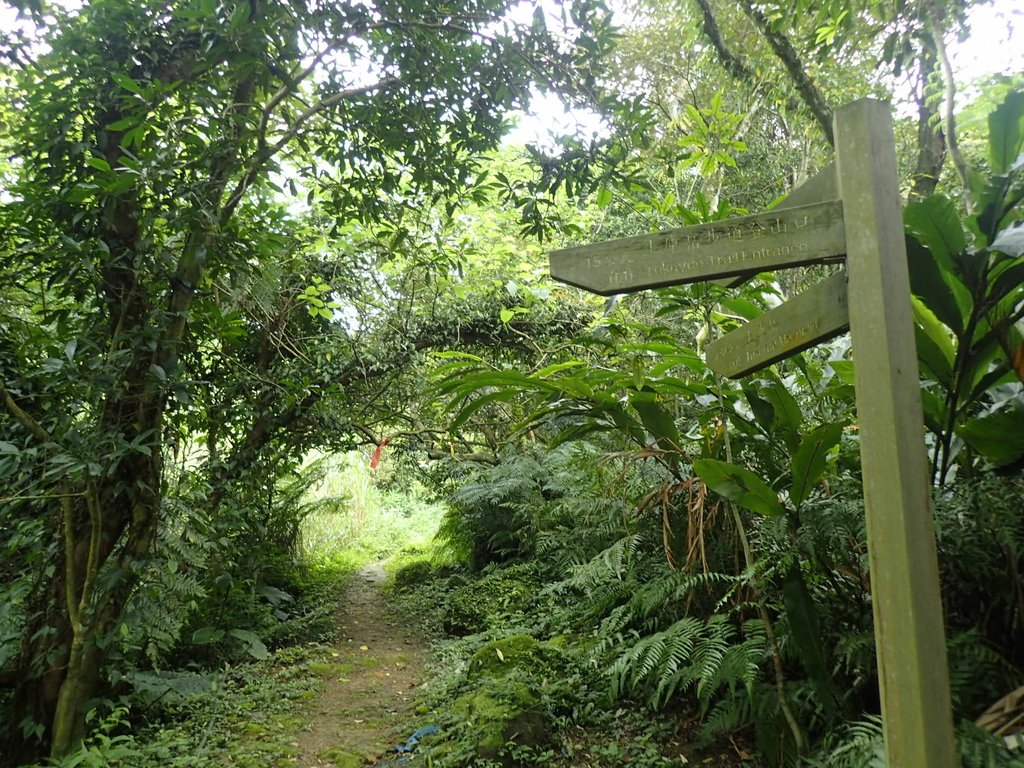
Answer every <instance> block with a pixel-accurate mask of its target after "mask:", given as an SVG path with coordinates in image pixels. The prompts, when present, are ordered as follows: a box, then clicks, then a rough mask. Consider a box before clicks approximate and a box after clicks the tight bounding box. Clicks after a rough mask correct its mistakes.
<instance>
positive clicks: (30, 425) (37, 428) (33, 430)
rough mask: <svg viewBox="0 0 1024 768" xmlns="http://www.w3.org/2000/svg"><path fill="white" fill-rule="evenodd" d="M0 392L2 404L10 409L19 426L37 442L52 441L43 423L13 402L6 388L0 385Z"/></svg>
mask: <svg viewBox="0 0 1024 768" xmlns="http://www.w3.org/2000/svg"><path fill="white" fill-rule="evenodd" d="M0 394H2V395H3V400H4V405H5V406H6V407H7V410H8V411H10V414H11V415H12V416H13V417H14V420H15V421H17V422H18V423H19V424H21V426H23V427H24V428H25V429H27V430H28V431H29V433H30V434H31V435H32V436H33V437H34V438H36V439H37V440H38V441H39V442H41V443H50V442H53V441H52V440H51V439H50V434H49V433H48V432H47V431H46V430H45V429H43V425H42V424H40V423H39V422H38V421H36V420H35V419H33V418H32V417H31V416H30V415H29V414H28V413H26V412H25V411H24V410H22V408H21V406H19V405H18V404H17V403H16V402H14V398H13V397H12V396H11V393H10V392H8V391H7V389H6V388H4V387H0Z"/></svg>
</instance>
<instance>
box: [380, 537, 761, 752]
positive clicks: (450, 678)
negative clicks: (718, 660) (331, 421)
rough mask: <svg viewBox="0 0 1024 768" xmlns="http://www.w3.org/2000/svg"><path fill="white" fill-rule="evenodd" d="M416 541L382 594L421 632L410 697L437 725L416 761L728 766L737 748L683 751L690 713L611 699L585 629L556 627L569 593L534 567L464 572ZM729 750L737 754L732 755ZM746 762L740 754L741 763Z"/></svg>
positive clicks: (689, 737) (688, 747) (566, 610)
mask: <svg viewBox="0 0 1024 768" xmlns="http://www.w3.org/2000/svg"><path fill="white" fill-rule="evenodd" d="M436 557H437V555H436V554H435V553H434V552H433V551H432V550H430V549H427V548H419V549H417V550H415V551H412V552H405V553H403V554H402V555H401V556H400V557H399V558H396V560H395V562H394V563H393V564H392V568H391V578H390V580H389V586H390V589H389V598H390V600H391V601H392V603H393V604H394V605H395V607H396V608H397V610H398V611H399V612H401V613H402V614H403V615H406V616H407V617H409V619H410V620H411V621H413V622H416V623H418V624H419V625H421V626H424V627H426V628H427V629H428V632H429V634H430V635H431V636H432V638H433V655H432V667H431V674H430V676H429V678H428V681H427V683H426V686H425V689H424V694H423V698H422V702H421V706H420V710H421V712H423V713H424V714H427V713H430V714H431V715H432V716H433V717H435V718H436V720H437V722H438V724H439V725H440V726H441V729H440V731H439V733H438V734H437V735H435V736H432V737H429V738H428V739H426V740H425V743H424V745H423V747H422V751H423V753H424V755H425V757H426V760H427V764H429V765H433V766H436V767H437V768H461V767H463V766H468V765H472V766H481V768H487V767H488V766H492V767H493V766H503V767H506V768H507V767H510V766H552V767H554V768H569V766H590V767H592V768H604V767H607V768H611V766H622V765H630V766H641V768H658V767H661V766H678V765H683V764H687V763H685V762H684V761H683V759H682V758H685V760H688V761H690V764H694V765H707V766H731V765H734V764H736V765H738V764H739V762H734V761H733V759H732V758H733V757H736V755H737V754H739V753H737V752H736V751H735V749H734V748H732V746H731V745H730V746H729V748H728V749H727V750H724V751H723V750H719V751H716V750H714V749H710V750H706V751H703V752H701V751H698V750H696V749H694V747H693V743H694V742H695V741H696V738H695V736H694V735H693V734H692V733H690V731H692V730H694V728H693V725H692V722H693V718H692V717H690V716H688V715H687V714H685V713H679V712H665V713H652V712H650V711H649V710H647V709H646V708H644V707H643V706H641V705H639V704H637V705H630V704H629V703H628V702H621V701H620V702H617V703H616V702H615V701H613V699H612V698H611V697H610V696H609V685H608V680H607V676H606V674H605V669H604V667H605V666H606V665H604V663H603V661H602V660H601V656H600V654H599V653H598V649H597V648H596V646H595V643H594V642H593V641H592V639H590V638H589V637H588V636H587V635H586V634H585V633H576V634H559V632H558V631H557V628H558V627H560V626H565V625H566V624H567V623H569V622H567V621H566V618H567V615H568V614H571V613H572V610H573V606H572V600H571V599H570V598H567V597H565V596H560V595H558V594H557V593H556V592H553V591H551V590H549V589H546V588H545V587H544V585H543V580H542V579H541V578H540V574H538V573H537V570H536V567H535V565H532V564H507V565H504V566H501V567H498V566H492V567H489V568H487V569H485V570H484V571H483V572H482V573H477V574H473V573H471V572H469V571H468V570H467V569H464V568H459V567H456V566H455V565H453V564H452V563H451V562H450V561H445V560H443V559H441V560H438V559H436ZM737 759H738V758H737ZM746 764H747V765H749V763H746Z"/></svg>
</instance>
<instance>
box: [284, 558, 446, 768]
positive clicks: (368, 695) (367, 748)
mask: <svg viewBox="0 0 1024 768" xmlns="http://www.w3.org/2000/svg"><path fill="white" fill-rule="evenodd" d="M384 578H385V574H384V567H383V566H382V565H381V564H380V563H374V564H371V565H367V566H365V567H363V568H362V569H361V570H360V571H358V572H357V573H356V574H355V575H354V576H353V577H352V578H351V580H350V581H349V583H348V585H347V587H346V590H345V592H344V594H343V595H342V599H341V600H340V603H339V609H338V640H337V641H336V642H335V643H333V644H332V645H331V646H330V647H328V648H327V649H326V650H325V652H324V654H323V655H322V656H321V658H320V659H318V660H314V661H312V662H310V667H311V669H312V670H313V671H315V672H316V673H317V674H318V675H319V676H320V677H321V679H322V688H321V692H320V694H319V696H318V697H317V699H316V700H314V701H313V702H312V703H311V705H310V709H309V711H308V718H309V725H308V727H307V728H306V729H305V730H303V731H302V732H301V733H300V734H299V735H298V736H297V738H296V741H297V748H298V759H297V760H296V761H295V763H294V765H296V766H298V768H358V767H359V766H364V765H382V766H383V765H390V764H391V762H392V761H393V760H394V759H397V757H398V755H397V754H396V753H395V747H396V745H398V744H401V743H404V742H405V741H406V739H408V738H409V736H410V735H411V734H412V733H413V732H414V731H416V730H417V729H418V728H420V727H421V726H422V725H424V723H421V722H419V721H418V719H417V718H418V716H417V714H416V713H415V711H414V708H415V705H416V704H415V698H416V690H417V688H418V686H419V685H420V684H421V683H422V681H423V675H424V664H425V660H426V657H427V654H428V647H427V640H426V639H425V638H424V637H422V636H421V635H419V634H417V633H416V632H415V630H414V629H413V628H411V627H408V626H406V624H405V623H403V621H402V619H401V618H400V617H398V616H396V615H395V614H394V613H393V612H391V611H390V610H389V609H388V606H387V603H386V600H385V597H384V595H383V593H382V588H383V585H384Z"/></svg>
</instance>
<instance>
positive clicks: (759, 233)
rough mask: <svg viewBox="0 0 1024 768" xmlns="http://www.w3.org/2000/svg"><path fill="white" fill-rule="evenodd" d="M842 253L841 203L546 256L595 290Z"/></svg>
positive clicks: (554, 270) (556, 272) (566, 275)
mask: <svg viewBox="0 0 1024 768" xmlns="http://www.w3.org/2000/svg"><path fill="white" fill-rule="evenodd" d="M845 253H846V235H845V232H844V228H843V207H842V203H840V202H839V201H836V200H833V201H830V202H825V203H815V204H813V205H803V206H799V207H797V208H787V209H784V210H774V211H768V212H767V213H758V214H755V215H753V216H742V217H739V218H735V219H728V220H726V221H716V222H712V223H711V224H699V225H697V226H695V227H683V228H681V229H670V230H667V231H665V232H657V233H655V234H653V235H640V236H638V237H626V238H622V239H621V240H608V241H606V242H603V243H596V244H594V245H584V246H580V247H576V248H563V249H562V250H560V251H553V252H552V253H551V257H550V258H551V276H552V277H554V278H555V279H556V280H561V281H562V282H564V283H569V284H570V285H575V286H578V287H580V288H584V289H586V290H588V291H592V292H594V293H599V294H601V295H604V296H610V295H612V294H615V293H627V292H629V291H639V290H642V289H644V288H661V287H664V286H666V285H679V284H681V283H692V282H697V281H699V280H710V279H712V278H716V277H726V276H728V275H743V274H748V273H750V272H763V271H766V270H770V269H779V268H781V267H798V266H801V265H803V264H817V263H821V262H823V261H826V260H829V259H831V258H834V257H837V256H842V255H843V254H845Z"/></svg>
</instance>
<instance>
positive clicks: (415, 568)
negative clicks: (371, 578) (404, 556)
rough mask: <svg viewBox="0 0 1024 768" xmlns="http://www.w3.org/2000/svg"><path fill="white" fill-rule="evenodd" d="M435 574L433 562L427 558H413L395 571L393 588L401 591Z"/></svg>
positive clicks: (429, 578) (426, 580) (423, 582)
mask: <svg viewBox="0 0 1024 768" xmlns="http://www.w3.org/2000/svg"><path fill="white" fill-rule="evenodd" d="M434 576H435V568H434V564H433V563H432V562H431V561H430V560H428V559H423V560H413V561H412V562H410V563H408V564H406V565H403V566H402V567H401V568H399V569H398V570H397V571H395V577H394V582H393V583H394V588H395V589H397V590H399V591H401V590H405V589H411V588H413V587H416V586H419V585H420V584H425V583H427V582H428V581H430V580H431V579H432V578H434Z"/></svg>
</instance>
